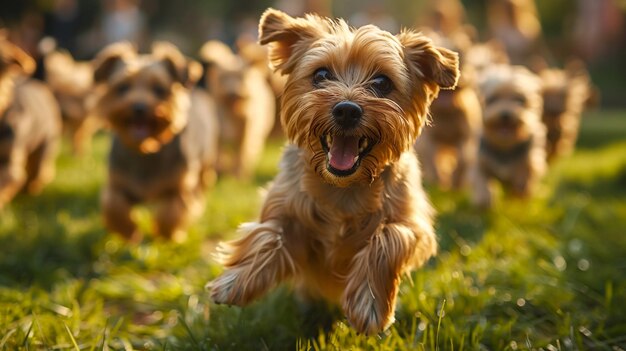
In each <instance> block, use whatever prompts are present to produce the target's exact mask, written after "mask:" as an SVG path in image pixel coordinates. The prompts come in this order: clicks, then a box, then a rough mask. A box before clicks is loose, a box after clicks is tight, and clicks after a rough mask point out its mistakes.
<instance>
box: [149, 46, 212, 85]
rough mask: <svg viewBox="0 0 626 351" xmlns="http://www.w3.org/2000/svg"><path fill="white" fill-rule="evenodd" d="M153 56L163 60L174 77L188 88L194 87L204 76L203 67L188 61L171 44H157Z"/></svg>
mask: <svg viewBox="0 0 626 351" xmlns="http://www.w3.org/2000/svg"><path fill="white" fill-rule="evenodd" d="M152 54H153V55H154V56H155V57H157V58H159V59H161V60H162V61H163V63H164V64H165V67H166V68H167V70H168V71H169V72H170V74H171V75H172V77H174V79H175V80H176V81H178V82H179V83H181V84H182V85H184V86H186V87H188V88H189V87H191V86H193V85H194V84H195V83H196V82H197V81H198V80H199V79H200V76H201V75H202V67H201V66H200V64H199V63H198V62H195V61H192V60H188V59H187V58H186V57H185V55H183V54H182V53H181V52H180V50H178V48H177V47H176V45H174V44H172V43H169V42H164V41H161V42H155V43H154V44H153V45H152Z"/></svg>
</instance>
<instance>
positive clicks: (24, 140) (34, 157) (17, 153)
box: [0, 37, 61, 209]
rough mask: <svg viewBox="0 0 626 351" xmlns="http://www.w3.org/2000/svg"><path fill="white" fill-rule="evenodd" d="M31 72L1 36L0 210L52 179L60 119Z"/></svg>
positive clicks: (29, 64)
mask: <svg viewBox="0 0 626 351" xmlns="http://www.w3.org/2000/svg"><path fill="white" fill-rule="evenodd" d="M34 69H35V61H34V60H33V59H32V58H31V57H30V56H28V55H27V54H26V53H25V52H24V51H22V50H21V49H20V48H18V47H17V46H15V45H14V44H12V43H10V42H9V41H8V40H6V39H5V38H2V37H0V209H2V208H3V207H4V206H5V205H6V204H7V203H8V202H10V201H11V200H12V199H13V197H14V196H15V194H17V192H19V191H20V190H22V189H25V190H26V191H27V192H28V193H30V194H37V193H39V192H40V191H41V190H42V189H43V187H44V186H45V185H46V184H47V183H48V182H50V181H51V180H52V178H53V177H54V170H55V167H54V161H55V158H56V155H57V151H58V143H59V137H60V132H61V116H60V112H59V106H58V104H57V102H56V101H55V99H54V96H53V95H52V93H51V92H50V90H49V89H48V88H47V87H46V86H45V85H44V84H42V83H40V82H39V81H37V80H34V79H29V78H28V75H30V74H31V73H32V72H33V71H34Z"/></svg>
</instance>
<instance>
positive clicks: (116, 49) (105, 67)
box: [93, 42, 137, 83]
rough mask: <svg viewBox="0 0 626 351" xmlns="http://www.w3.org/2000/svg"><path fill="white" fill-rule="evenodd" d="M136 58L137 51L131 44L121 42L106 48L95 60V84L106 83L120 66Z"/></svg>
mask: <svg viewBox="0 0 626 351" xmlns="http://www.w3.org/2000/svg"><path fill="white" fill-rule="evenodd" d="M135 56H137V51H136V49H135V47H134V46H133V45H132V44H131V43H129V42H119V43H115V44H111V45H109V46H107V47H105V48H104V49H102V51H100V53H98V55H96V58H95V59H94V60H93V66H94V69H93V80H94V82H95V83H102V82H104V81H106V80H107V79H109V77H110V76H111V74H112V73H113V72H115V71H116V70H117V69H118V68H119V66H120V64H122V63H123V62H124V61H125V60H128V59H130V58H133V57H135Z"/></svg>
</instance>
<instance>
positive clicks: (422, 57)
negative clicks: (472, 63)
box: [397, 31, 459, 89]
mask: <svg viewBox="0 0 626 351" xmlns="http://www.w3.org/2000/svg"><path fill="white" fill-rule="evenodd" d="M397 37H398V40H400V43H401V44H402V46H403V47H404V54H405V59H406V61H407V65H408V66H409V69H410V70H411V72H413V73H416V74H417V75H418V76H419V77H420V78H422V79H425V80H428V81H431V82H434V83H435V84H437V85H438V86H439V87H440V88H442V89H454V88H455V87H456V83H457V81H458V79H459V55H458V54H457V53H456V52H454V51H451V50H448V49H445V48H441V47H435V46H434V45H433V43H432V41H431V40H430V39H429V38H427V37H425V36H423V35H422V34H420V33H416V32H412V31H403V32H402V33H400V34H398V36H397Z"/></svg>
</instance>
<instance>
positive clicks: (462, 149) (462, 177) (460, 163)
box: [452, 140, 478, 190]
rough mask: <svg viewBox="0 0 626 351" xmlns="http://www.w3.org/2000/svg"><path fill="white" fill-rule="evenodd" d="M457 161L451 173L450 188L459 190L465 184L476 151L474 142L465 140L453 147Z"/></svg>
mask: <svg viewBox="0 0 626 351" xmlns="http://www.w3.org/2000/svg"><path fill="white" fill-rule="evenodd" d="M455 151H456V155H457V160H456V168H455V169H454V172H453V173H452V188H453V189H456V190H459V189H461V188H462V187H463V186H464V185H465V184H466V182H467V173H468V170H469V169H470V167H471V165H472V163H473V162H474V158H475V155H476V153H477V152H478V151H477V147H476V142H474V141H473V140H465V141H463V142H462V143H459V144H458V145H456V147H455Z"/></svg>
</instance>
